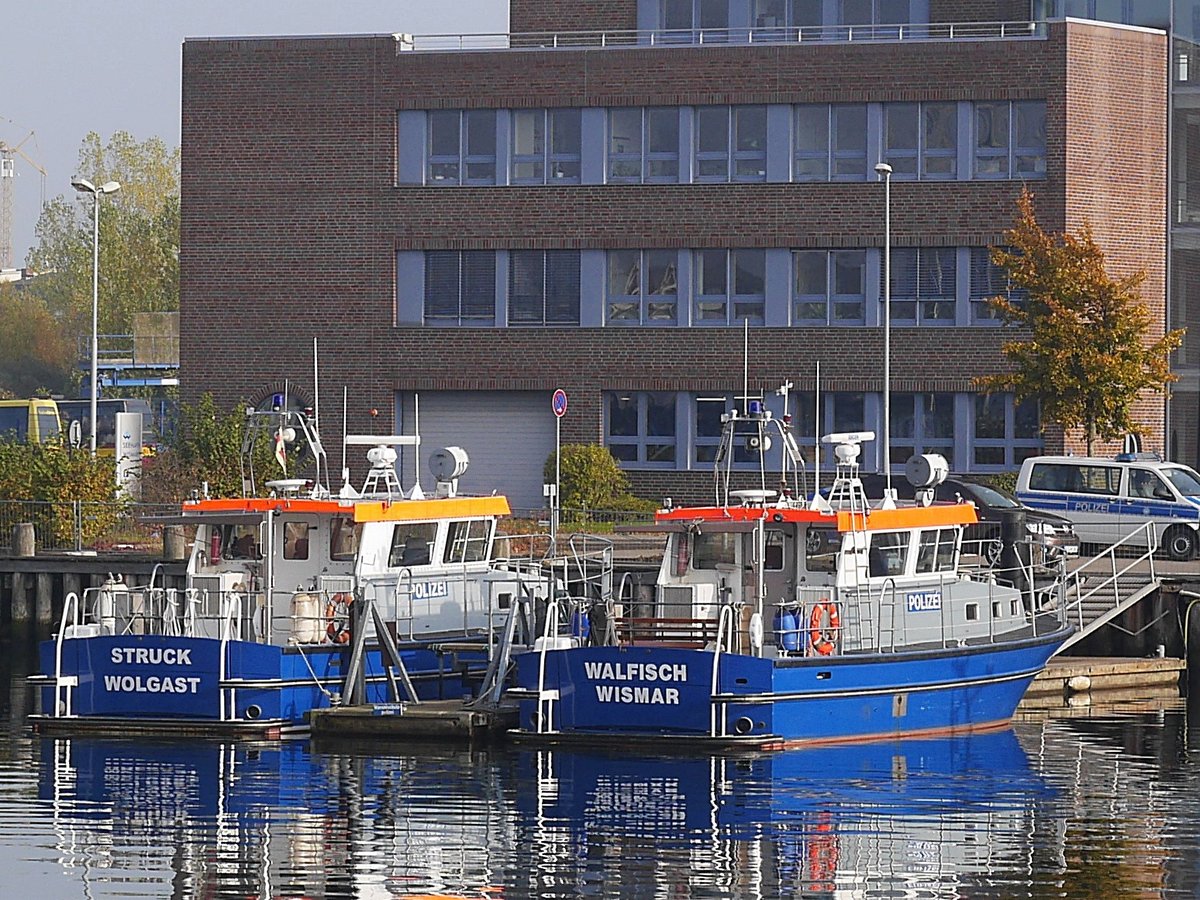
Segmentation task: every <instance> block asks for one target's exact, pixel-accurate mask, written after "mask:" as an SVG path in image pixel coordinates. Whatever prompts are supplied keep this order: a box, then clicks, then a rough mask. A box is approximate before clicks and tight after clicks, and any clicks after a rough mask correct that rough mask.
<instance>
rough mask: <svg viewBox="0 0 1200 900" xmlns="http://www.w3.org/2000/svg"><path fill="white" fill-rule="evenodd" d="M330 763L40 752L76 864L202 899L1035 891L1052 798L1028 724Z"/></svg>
mask: <svg viewBox="0 0 1200 900" xmlns="http://www.w3.org/2000/svg"><path fill="white" fill-rule="evenodd" d="M317 751H320V752H316V751H314V750H310V748H309V747H308V746H306V745H304V744H299V743H288V742H285V743H282V744H281V743H270V744H263V745H246V744H220V743H198V744H193V745H190V746H187V745H183V744H179V743H171V744H147V743H136V744H135V743H122V742H116V741H107V740H92V739H86V740H85V739H76V740H66V739H63V740H55V741H51V740H44V741H43V742H42V745H41V759H42V770H41V779H40V795H41V799H42V800H43V801H46V803H47V804H48V805H49V804H52V815H53V824H54V828H55V831H56V835H55V838H56V840H55V846H56V847H57V850H58V852H59V863H60V865H62V866H63V867H64V868H65V869H66V870H68V872H67V874H68V875H69V876H70V877H72V878H83V879H84V880H85V881H88V880H103V881H104V882H112V881H114V880H117V881H124V880H128V881H130V882H131V883H132V882H133V881H137V882H139V883H146V882H149V883H151V884H153V883H159V884H162V885H164V886H165V885H168V884H170V885H174V888H173V889H172V895H174V896H186V897H191V896H210V895H225V894H227V893H231V892H235V891H236V892H237V895H238V896H252V897H280V896H297V895H306V896H324V897H364V896H381V897H403V896H410V897H415V896H423V895H429V894H438V895H448V896H455V897H459V896H463V897H481V896H498V895H499V894H501V893H502V894H503V895H504V896H505V897H510V898H511V897H525V896H546V895H547V894H553V895H555V896H577V895H582V894H592V895H594V894H596V893H597V892H598V891H599V892H600V893H604V892H607V891H610V890H611V889H613V886H615V885H619V886H620V893H621V895H622V896H641V895H646V896H650V895H656V896H661V894H662V891H663V890H664V889H670V890H671V891H672V892H673V893H675V894H678V895H680V896H684V895H689V894H691V893H692V892H693V891H704V892H711V891H712V890H720V891H722V892H725V893H726V894H727V895H728V894H732V895H736V896H764V897H765V896H781V895H782V896H791V895H794V894H796V893H797V892H817V893H823V892H824V893H828V892H833V891H835V890H836V891H837V892H838V893H839V895H840V896H855V895H858V894H860V893H864V892H865V891H866V890H867V888H868V887H870V888H872V889H879V888H880V887H887V886H892V887H894V888H896V889H899V890H909V891H911V890H917V889H921V888H925V889H929V890H930V891H931V893H930V894H929V895H930V896H937V895H939V894H945V895H946V896H951V895H957V892H958V891H961V889H962V888H963V886H964V885H969V884H971V883H972V882H976V883H981V882H982V880H984V879H988V880H989V881H991V879H993V878H995V877H997V876H1000V875H1001V874H1002V873H1004V872H1009V873H1013V874H1014V876H1015V877H1017V878H1020V877H1021V875H1019V874H1017V873H1023V874H1024V875H1025V876H1026V877H1027V876H1028V869H1027V865H1028V861H1027V859H1026V855H1027V854H1028V853H1029V852H1030V851H1029V846H1028V844H1029V835H1030V834H1031V833H1032V832H1033V831H1034V830H1035V824H1036V822H1037V821H1038V819H1039V818H1040V817H1039V807H1040V806H1041V805H1042V803H1043V802H1044V801H1046V800H1047V799H1048V798H1049V797H1050V796H1051V793H1052V789H1051V788H1050V787H1049V786H1048V785H1047V783H1046V782H1045V781H1044V780H1043V778H1042V777H1041V776H1040V775H1039V774H1037V773H1035V772H1034V771H1033V770H1032V769H1031V767H1030V765H1029V761H1028V759H1027V757H1026V755H1025V753H1024V751H1023V750H1022V748H1021V746H1020V744H1019V742H1018V741H1017V738H1016V736H1015V734H1014V733H1013V732H1012V731H1011V730H1004V731H998V732H993V733H989V734H977V735H971V736H962V737H956V738H945V739H938V740H915V741H903V742H888V743H877V744H866V745H860V746H842V747H836V748H826V749H804V750H795V751H787V752H783V753H763V754H754V755H737V756H696V757H680V756H655V757H651V756H632V755H629V754H604V753H598V752H587V751H579V750H572V751H563V750H550V749H531V750H520V751H506V750H495V751H490V752H479V751H474V752H472V751H468V750H463V749H453V750H449V749H444V748H441V749H438V748H433V747H429V748H424V747H419V746H418V747H408V748H406V749H405V750H404V751H403V753H401V754H397V753H396V751H395V749H394V748H387V747H379V748H377V749H374V750H373V751H372V752H371V754H370V755H363V754H362V748H361V747H360V748H359V750H358V751H357V753H355V752H343V750H342V748H340V747H328V746H321V747H318V748H317ZM101 869H104V870H106V871H104V872H103V874H99V872H100V870H101ZM992 883H994V882H992ZM181 885H183V886H186V887H184V888H180V886H181ZM602 886H603V887H602Z"/></svg>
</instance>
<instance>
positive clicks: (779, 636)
mask: <svg viewBox="0 0 1200 900" xmlns="http://www.w3.org/2000/svg"><path fill="white" fill-rule="evenodd" d="M774 627H775V646H776V647H778V648H779V649H780V650H786V651H788V652H792V651H795V650H799V649H800V619H799V618H798V617H797V616H796V610H795V609H792V608H790V607H787V606H782V607H780V608H779V609H778V610H776V612H775V621H774Z"/></svg>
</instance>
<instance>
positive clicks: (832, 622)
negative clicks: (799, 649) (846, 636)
mask: <svg viewBox="0 0 1200 900" xmlns="http://www.w3.org/2000/svg"><path fill="white" fill-rule="evenodd" d="M841 630H842V617H841V616H840V615H839V614H838V608H837V604H836V603H834V602H833V601H832V600H823V601H821V602H820V603H818V604H817V605H816V606H814V607H813V611H812V615H811V616H809V619H808V637H809V643H810V645H811V646H812V648H813V652H814V653H816V654H817V655H818V656H829V655H830V654H831V653H833V651H834V650H835V649H836V647H835V643H836V641H837V637H838V633H839V632H840V631H841Z"/></svg>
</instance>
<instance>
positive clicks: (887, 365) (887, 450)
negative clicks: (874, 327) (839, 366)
mask: <svg viewBox="0 0 1200 900" xmlns="http://www.w3.org/2000/svg"><path fill="white" fill-rule="evenodd" d="M875 174H876V175H878V176H880V177H881V178H882V179H883V428H882V429H881V430H882V431H883V472H884V480H885V483H886V485H887V495H888V497H891V496H892V456H891V454H892V445H891V434H890V429H891V424H892V423H891V417H892V409H891V406H892V372H891V364H892V167H891V166H889V165H888V164H887V163H885V162H880V163H876V164H875Z"/></svg>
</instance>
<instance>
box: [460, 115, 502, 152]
mask: <svg viewBox="0 0 1200 900" xmlns="http://www.w3.org/2000/svg"><path fill="white" fill-rule="evenodd" d="M465 118H466V122H467V155H469V156H495V155H496V111H495V110H492V109H473V110H470V111H469V112H467V113H466V115H465Z"/></svg>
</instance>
